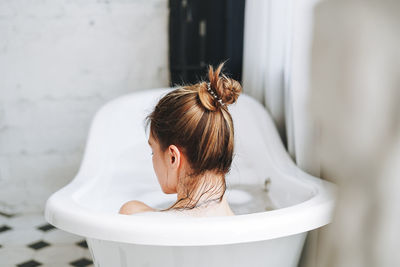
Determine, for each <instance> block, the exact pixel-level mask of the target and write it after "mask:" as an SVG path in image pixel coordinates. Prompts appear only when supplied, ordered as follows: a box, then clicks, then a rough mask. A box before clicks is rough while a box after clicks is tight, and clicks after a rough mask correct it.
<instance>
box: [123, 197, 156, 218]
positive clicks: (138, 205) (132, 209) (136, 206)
mask: <svg viewBox="0 0 400 267" xmlns="http://www.w3.org/2000/svg"><path fill="white" fill-rule="evenodd" d="M145 211H155V209H153V208H152V207H150V206H148V205H146V204H144V203H143V202H142V201H139V200H131V201H128V202H126V203H125V204H124V205H122V206H121V208H120V209H119V213H120V214H126V215H129V214H134V213H138V212H145Z"/></svg>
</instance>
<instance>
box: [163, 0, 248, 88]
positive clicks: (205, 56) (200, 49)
mask: <svg viewBox="0 0 400 267" xmlns="http://www.w3.org/2000/svg"><path fill="white" fill-rule="evenodd" d="M169 7H170V19H169V62H170V71H171V81H170V83H171V86H174V85H176V84H178V85H180V84H185V83H195V82H197V81H198V80H199V79H200V78H205V77H206V76H205V73H206V71H207V66H208V65H209V64H210V65H213V66H215V67H216V66H217V65H218V64H219V63H221V62H223V61H226V63H225V65H224V69H223V70H224V73H225V74H226V75H228V76H229V77H232V78H234V79H236V80H238V81H241V78H242V61H243V27H244V7H245V0H169Z"/></svg>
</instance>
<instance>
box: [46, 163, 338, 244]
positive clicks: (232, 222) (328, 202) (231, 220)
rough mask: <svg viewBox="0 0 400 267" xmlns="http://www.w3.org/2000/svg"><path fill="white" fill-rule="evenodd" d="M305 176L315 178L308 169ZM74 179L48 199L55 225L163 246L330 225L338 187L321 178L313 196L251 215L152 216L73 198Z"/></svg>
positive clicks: (266, 237)
mask: <svg viewBox="0 0 400 267" xmlns="http://www.w3.org/2000/svg"><path fill="white" fill-rule="evenodd" d="M300 171H301V170H300ZM298 175H299V173H298ZM303 175H304V177H303V178H306V179H309V178H310V177H308V176H309V175H308V174H306V173H303ZM313 178H314V177H313ZM317 179H318V178H317ZM74 181H76V182H74ZM74 181H72V182H71V183H70V184H68V185H67V186H66V187H64V188H62V189H60V190H59V191H57V192H55V193H54V194H53V195H52V196H51V197H50V198H49V199H48V200H47V202H46V208H45V218H46V220H47V221H48V222H49V223H50V224H52V225H54V226H55V227H57V228H59V229H61V230H64V231H67V232H70V233H73V234H76V235H80V236H84V237H88V238H95V239H101V240H109V241H115V242H123V243H133V244H141V245H158V246H207V245H226V244H235V243H244V242H255V241H262V240H269V239H275V238H280V237H284V236H288V235H294V234H298V233H302V232H307V231H310V230H313V229H316V228H319V227H322V226H324V225H326V224H328V223H330V221H331V219H332V214H333V210H334V206H335V201H334V196H335V195H336V190H337V189H336V186H335V185H333V184H331V183H330V182H327V181H323V180H320V181H321V183H320V184H315V183H313V186H314V187H315V190H316V191H317V193H316V195H315V196H314V197H312V198H310V199H308V200H306V201H304V202H301V203H299V204H296V205H293V206H289V207H285V208H281V209H276V210H272V211H265V212H258V213H252V214H243V215H235V216H226V217H224V216H221V217H205V218H204V217H203V218H197V217H180V216H178V217H176V216H172V215H167V214H165V213H164V214H162V213H161V214H160V213H158V214H154V213H153V215H152V216H147V215H146V214H135V215H122V214H118V213H116V214H110V213H109V212H98V211H93V210H90V209H88V208H86V207H84V206H81V205H79V203H77V202H76V201H75V200H74V199H73V198H72V197H71V196H72V194H73V192H74V191H75V190H76V186H79V181H78V180H74ZM311 181H312V180H310V182H311ZM158 218H159V219H161V220H162V222H163V223H162V224H160V223H159V220H157V219H158ZM204 233H208V234H207V235H205V234H204Z"/></svg>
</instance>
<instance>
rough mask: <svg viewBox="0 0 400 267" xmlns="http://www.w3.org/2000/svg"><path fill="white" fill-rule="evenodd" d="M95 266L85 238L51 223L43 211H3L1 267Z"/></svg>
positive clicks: (0, 248) (1, 217) (0, 221)
mask: <svg viewBox="0 0 400 267" xmlns="http://www.w3.org/2000/svg"><path fill="white" fill-rule="evenodd" d="M11 266H20V267H34V266H43V267H67V266H68V267H71V266H83V267H86V266H90V267H93V262H92V257H91V255H90V252H89V250H88V248H87V244H86V241H85V238H83V237H81V236H77V235H73V234H70V233H67V232H65V231H62V230H60V229H57V228H55V227H54V226H52V225H50V224H48V223H47V222H46V221H45V219H44V217H43V214H41V213H38V214H23V215H10V214H5V213H1V212H0V267H11Z"/></svg>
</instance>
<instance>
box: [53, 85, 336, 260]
mask: <svg viewBox="0 0 400 267" xmlns="http://www.w3.org/2000/svg"><path fill="white" fill-rule="evenodd" d="M168 90H170V89H167V88H164V89H154V90H146V91H142V92H137V93H132V94H129V95H126V96H122V97H119V98H117V99H115V100H113V101H111V102H109V103H107V104H106V105H105V106H104V107H102V108H101V109H100V110H99V111H98V113H97V114H96V116H95V118H94V120H93V123H92V125H91V129H90V133H89V136H88V142H87V145H86V149H85V155H84V158H83V161H82V164H81V167H80V169H79V172H78V173H77V175H76V176H75V178H74V179H73V180H72V181H71V183H69V184H68V185H67V186H65V187H64V188H62V189H60V190H59V191H57V192H55V193H54V194H53V195H52V196H51V197H50V198H49V199H48V201H47V203H46V209H45V217H46V220H47V221H48V222H49V223H51V224H52V225H54V226H56V227H58V228H60V229H62V230H65V231H68V232H71V233H74V234H77V235H81V236H84V237H86V239H87V242H88V245H89V249H90V251H91V253H92V256H93V260H94V263H95V265H96V266H97V267H100V266H101V267H115V266H150V267H151V266H163V267H169V266H174V267H179V266H185V267H187V266H209V267H213V266H219V267H221V266H222V267H223V266H229V267H234V266H251V267H257V266H274V267H286V266H288V267H289V266H297V263H298V260H299V256H300V253H301V251H302V248H303V244H304V240H305V237H306V235H307V232H308V231H310V230H312V229H315V228H318V227H321V226H323V225H326V224H328V223H329V222H330V220H331V215H332V212H333V208H334V195H335V186H334V185H333V184H331V183H329V182H326V181H323V180H321V179H318V178H315V177H312V176H310V175H308V174H306V173H304V172H303V171H301V170H300V169H299V168H297V167H296V165H295V164H294V163H293V161H292V160H291V158H290V157H289V156H288V154H287V153H286V151H285V149H284V147H283V145H282V143H281V141H280V139H279V136H278V133H277V130H276V128H275V126H274V124H273V122H272V120H271V118H270V116H269V115H268V113H267V112H266V111H265V109H264V108H263V107H262V106H261V105H260V104H258V102H256V101H255V100H254V99H252V98H250V97H249V96H247V95H245V94H243V95H241V96H240V97H239V99H238V102H237V103H236V104H234V105H232V106H230V107H229V109H230V111H231V114H232V117H233V121H234V127H235V156H234V160H233V164H232V170H231V172H230V173H229V175H228V176H227V187H228V190H227V193H226V194H227V198H228V201H229V202H230V203H231V205H232V208H233V211H234V212H235V213H236V214H238V215H236V216H231V217H209V218H194V217H184V216H174V215H171V214H165V213H158V212H156V213H149V212H148V213H139V214H135V215H130V216H128V215H121V214H118V210H119V208H120V206H121V205H122V204H123V203H124V202H126V201H128V200H132V199H137V200H141V201H144V202H145V203H147V204H149V205H153V206H154V207H162V208H166V207H168V204H171V203H172V202H173V200H174V199H175V198H176V196H175V195H165V194H163V193H162V191H161V189H160V186H159V185H158V182H157V178H156V176H155V174H154V171H153V168H152V163H151V150H150V148H149V147H148V145H147V136H146V134H145V131H144V125H143V119H144V117H145V115H147V114H148V113H149V112H150V111H151V110H152V108H153V107H154V105H155V104H156V102H157V101H158V99H159V98H160V97H161V95H163V94H165V93H166V92H167V91H168ZM246 187H247V188H250V190H253V191H249V190H248V191H246V190H244V189H246ZM252 192H253V193H252ZM254 192H256V193H254Z"/></svg>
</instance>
